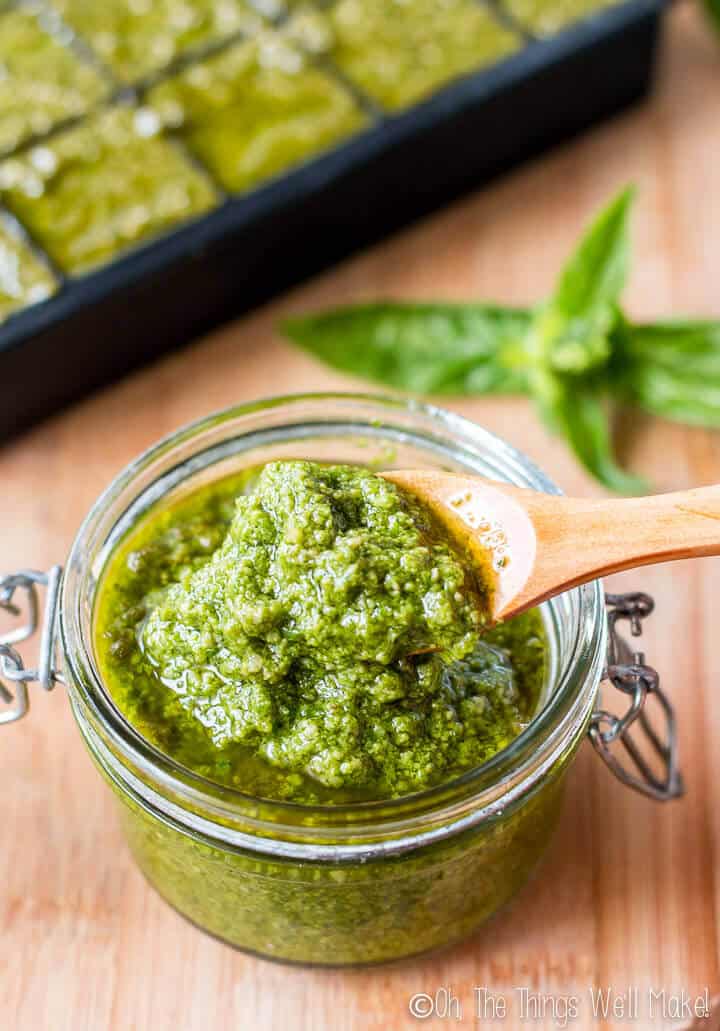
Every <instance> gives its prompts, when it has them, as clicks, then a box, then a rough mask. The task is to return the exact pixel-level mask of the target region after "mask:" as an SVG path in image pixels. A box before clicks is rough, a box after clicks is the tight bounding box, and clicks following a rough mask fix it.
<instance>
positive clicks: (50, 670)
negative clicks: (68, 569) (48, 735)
mask: <svg viewBox="0 0 720 1031" xmlns="http://www.w3.org/2000/svg"><path fill="white" fill-rule="evenodd" d="M61 579H62V567H61V566H53V567H52V569H50V570H49V571H48V572H47V573H39V572H37V571H36V570H33V569H25V570H22V571H21V572H19V573H13V574H12V575H11V576H4V577H0V615H2V613H6V614H7V615H9V616H10V618H11V620H13V621H15V622H16V624H17V625H16V626H15V627H14V628H13V629H12V630H9V631H8V632H7V633H5V634H0V723H14V722H15V720H19V719H21V718H22V717H23V716H24V715H25V713H26V712H27V711H28V709H29V707H30V700H29V696H28V684H30V683H38V684H40V686H41V687H42V688H44V689H45V690H46V691H51V690H52V689H53V687H54V686H55V684H56V683H57V682H58V681H59V680H61V679H62V678H61V676H60V673H59V671H58V670H57V668H56V666H55V628H56V624H57V607H58V599H59V597H60V582H61ZM38 587H45V588H46V589H47V590H46V594H45V609H44V613H43V620H42V634H41V637H40V654H39V656H38V665H37V667H36V668H35V669H26V668H25V665H24V663H23V660H22V658H21V656H20V654H19V653H18V651H17V650H16V649H15V647H14V646H15V645H16V644H20V643H21V642H22V641H25V640H27V639H28V638H29V637H32V635H33V634H34V633H35V631H36V630H37V627H38V615H39V611H40V606H39V603H38Z"/></svg>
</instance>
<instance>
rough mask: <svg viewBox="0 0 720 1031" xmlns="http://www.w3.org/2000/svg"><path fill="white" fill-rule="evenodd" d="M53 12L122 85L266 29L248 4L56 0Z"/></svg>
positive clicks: (230, 0)
mask: <svg viewBox="0 0 720 1031" xmlns="http://www.w3.org/2000/svg"><path fill="white" fill-rule="evenodd" d="M54 6H55V7H56V8H57V9H58V11H59V12H60V13H61V14H62V16H63V18H64V19H65V21H66V22H67V24H68V25H69V26H70V27H71V28H72V29H74V30H75V31H76V32H77V33H78V35H80V36H81V37H82V38H83V39H84V40H85V41H86V42H87V43H88V44H89V45H90V46H91V47H92V49H93V50H94V51H95V53H96V54H97V55H98V56H99V57H100V58H101V59H102V60H103V61H104V62H105V63H106V64H107V65H108V66H109V67H110V68H111V69H112V70H113V72H114V73H115V75H117V77H118V78H119V79H121V80H122V81H123V82H134V81H136V80H137V79H142V78H143V77H145V76H146V75H150V74H151V73H153V72H156V71H159V70H160V69H162V68H165V67H166V66H167V65H168V64H170V63H171V62H172V61H173V60H174V59H175V58H177V57H179V56H180V55H182V54H184V53H186V52H188V51H190V50H193V49H195V48H197V47H202V46H205V45H207V44H208V43H216V42H219V41H221V40H223V39H227V38H228V37H230V36H232V35H233V34H234V33H236V32H239V31H241V30H242V31H247V32H252V31H255V30H256V29H257V28H258V27H259V26H260V24H261V23H262V19H261V18H260V16H259V14H258V13H257V11H256V10H255V9H254V8H253V7H252V5H251V4H250V3H248V2H246V0H54Z"/></svg>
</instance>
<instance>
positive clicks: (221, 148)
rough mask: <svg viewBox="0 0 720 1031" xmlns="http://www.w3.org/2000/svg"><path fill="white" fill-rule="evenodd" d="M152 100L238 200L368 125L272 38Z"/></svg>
mask: <svg viewBox="0 0 720 1031" xmlns="http://www.w3.org/2000/svg"><path fill="white" fill-rule="evenodd" d="M149 100H150V103H151V105H152V106H153V108H154V110H156V111H157V112H158V114H159V116H160V118H161V120H162V122H163V124H164V125H167V126H173V127H175V128H176V129H177V130H178V131H179V132H180V133H181V134H182V136H183V138H184V139H185V141H186V142H187V144H188V146H189V147H190V148H191V149H192V150H193V151H194V153H195V154H196V155H197V156H198V157H199V158H200V160H201V161H202V162H204V164H205V165H206V166H207V167H208V168H209V169H210V170H211V172H212V173H213V175H214V176H216V178H217V179H218V180H219V181H220V182H221V183H222V184H223V186H224V187H225V188H226V189H227V190H229V191H231V192H239V191H243V190H248V189H251V188H252V187H254V186H256V185H257V184H259V183H262V182H263V181H265V180H267V179H270V178H272V177H273V176H276V175H278V174H279V173H281V172H283V171H285V170H286V169H288V168H290V167H292V166H293V165H297V164H298V163H300V162H302V161H305V160H307V159H308V158H310V157H312V156H313V155H315V154H318V153H319V152H321V151H323V150H325V149H327V148H328V147H330V146H331V145H332V144H334V143H336V142H337V141H339V140H342V139H343V138H344V137H347V136H349V135H350V134H352V133H353V132H356V131H357V130H358V129H360V128H361V127H362V126H363V124H364V122H365V116H364V115H363V113H362V111H361V110H360V108H359V107H358V105H357V102H356V101H355V100H354V98H353V97H352V96H351V95H350V93H349V92H348V91H347V90H346V89H345V87H344V86H343V85H341V84H340V83H338V82H336V81H335V79H333V78H331V77H330V76H329V75H328V74H327V73H326V72H324V71H322V70H321V69H320V68H317V67H315V66H314V65H313V63H312V60H311V59H310V58H309V57H308V56H306V55H305V54H304V53H303V52H302V51H301V49H300V48H299V47H297V46H295V45H294V44H293V43H291V42H290V41H289V40H288V39H286V38H285V37H284V36H283V35H282V34H281V33H278V32H269V31H268V32H263V33H261V34H260V35H259V36H257V37H256V38H255V39H253V40H248V41H246V42H243V43H240V44H237V45H236V46H234V47H232V48H231V49H229V50H227V51H225V52H224V53H222V54H218V55H216V56H215V57H213V58H210V59H209V60H207V61H203V62H202V63H200V64H196V65H194V66H193V67H191V68H188V69H186V70H185V71H183V72H182V73H180V74H179V75H177V76H175V77H174V78H172V79H169V80H166V81H165V82H163V83H161V84H160V85H158V86H156V87H155V88H154V89H153V90H152V91H151V93H150V96H149Z"/></svg>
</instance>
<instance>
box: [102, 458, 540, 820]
mask: <svg viewBox="0 0 720 1031" xmlns="http://www.w3.org/2000/svg"><path fill="white" fill-rule="evenodd" d="M491 592H492V577H491V575H489V574H488V572H487V571H485V570H481V569H479V568H477V567H476V566H474V565H473V564H471V563H470V561H469V559H468V558H467V556H465V555H464V554H463V553H461V552H460V551H459V550H458V548H457V546H456V545H455V543H454V542H453V541H451V540H449V539H448V537H447V535H446V533H445V531H444V530H443V529H442V528H441V527H440V525H439V524H437V523H436V521H435V520H434V518H433V517H432V516H431V515H430V513H429V512H427V510H425V509H424V508H423V507H422V506H421V505H420V504H419V503H418V502H417V501H416V500H415V499H413V498H411V497H409V496H408V495H406V494H404V493H402V492H401V491H400V490H399V489H398V488H397V487H396V486H395V485H393V484H391V483H389V482H387V481H386V480H384V479H383V478H382V477H380V476H377V475H375V474H373V473H372V472H370V471H368V470H365V469H362V468H360V467H356V466H328V465H319V464H315V463H312V462H300V461H297V462H274V463H271V464H268V465H266V466H264V467H263V468H261V469H255V470H251V471H249V472H245V473H243V474H241V475H240V476H236V477H232V478H229V479H226V480H222V481H220V482H216V483H213V484H210V485H208V486H205V487H202V488H200V489H199V490H197V491H195V492H194V493H193V494H191V495H189V496H186V497H185V498H183V499H181V500H180V501H177V502H175V503H174V504H172V505H164V506H163V505H160V506H158V507H156V508H155V509H154V510H153V511H152V512H151V513H150V514H149V515H148V516H147V517H146V518H145V519H144V520H143V521H142V522H141V524H140V525H139V526H138V527H137V528H136V529H135V530H134V531H133V532H132V533H131V534H130V535H129V537H128V538H127V539H126V540H125V541H124V542H123V544H122V545H121V546H120V547H119V548H118V550H117V551H116V553H115V554H114V555H113V556H112V558H111V561H110V562H109V564H108V567H107V570H106V573H105V575H104V577H103V581H102V583H101V585H100V589H99V592H98V600H97V604H96V616H95V647H96V654H97V659H98V663H99V667H100V672H101V674H102V677H103V680H104V682H105V683H106V685H107V687H108V689H109V691H110V693H111V695H112V697H113V699H114V701H115V702H116V704H117V706H118V707H119V709H120V710H121V711H122V712H123V714H124V715H125V717H126V718H127V719H128V721H129V722H130V723H131V724H132V725H133V726H134V727H135V728H136V729H137V730H138V731H139V732H140V733H142V734H143V735H144V736H145V737H146V738H147V739H148V740H150V741H151V742H152V743H153V744H155V745H156V746H157V747H159V748H160V749H161V750H163V751H164V752H165V753H167V754H168V755H171V756H172V757H173V758H174V759H176V760H177V761H178V762H180V763H182V764H183V765H184V766H186V767H188V768H189V769H191V770H194V771H196V772H198V773H200V774H202V775H204V776H206V777H208V778H210V779H212V780H214V781H216V782H218V783H221V784H225V785H230V786H233V787H237V788H240V789H241V790H243V791H245V792H247V793H250V794H253V795H256V796H259V797H265V798H269V799H283V800H289V801H293V802H300V803H305V804H310V803H321V804H322V803H325V804H335V803H342V802H347V801H366V800H386V799H391V798H395V797H398V796H401V795H406V794H408V793H412V792H415V791H419V790H422V789H424V788H428V787H431V786H433V785H436V784H439V783H443V782H445V781H447V780H449V779H451V778H452V777H454V776H455V775H457V774H459V773H461V772H463V771H465V770H469V769H472V768H474V767H476V766H478V765H480V764H481V763H482V762H484V761H486V760H487V759H489V758H490V757H491V756H493V755H494V754H496V753H497V752H498V751H499V750H500V749H502V748H503V747H505V746H506V745H508V744H509V743H510V742H511V741H512V740H513V739H514V738H515V737H516V736H517V735H518V734H519V733H520V731H521V730H522V728H523V726H524V725H525V724H526V723H527V722H528V721H529V720H530V719H531V718H532V715H533V713H534V711H535V709H536V707H537V704H538V700H539V696H540V692H541V689H542V684H543V680H544V669H545V651H546V645H545V638H544V633H543V629H542V622H541V619H540V617H539V615H538V614H537V613H536V612H533V613H529V614H526V615H524V616H521V617H519V618H517V619H515V620H512V621H510V622H508V623H507V624H505V625H503V626H500V627H495V628H492V629H486V627H485V626H484V621H485V617H484V613H485V612H486V611H487V610H488V605H489V600H490V596H491Z"/></svg>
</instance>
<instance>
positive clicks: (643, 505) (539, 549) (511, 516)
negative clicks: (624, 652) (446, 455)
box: [382, 470, 720, 620]
mask: <svg viewBox="0 0 720 1031" xmlns="http://www.w3.org/2000/svg"><path fill="white" fill-rule="evenodd" d="M382 475H383V476H384V477H385V479H387V480H390V481H391V482H392V483H395V484H397V486H398V487H401V488H402V489H403V490H406V491H408V492H409V493H411V494H414V495H416V496H417V497H418V498H419V499H420V500H421V501H422V502H424V504H426V505H428V506H429V508H430V509H431V510H432V511H433V512H434V513H435V514H436V516H437V517H438V518H440V519H441V520H442V522H443V523H444V524H445V526H446V527H447V528H448V529H449V530H450V532H451V533H452V534H453V536H454V537H455V538H457V539H459V540H460V541H461V542H462V543H463V544H464V545H465V547H467V548H468V550H469V552H470V554H471V555H472V556H473V557H474V558H475V559H476V560H477V561H478V562H479V563H480V564H481V566H483V567H484V568H488V566H489V564H491V566H492V569H493V571H494V577H493V579H494V581H495V589H494V593H493V597H492V602H491V608H492V612H491V613H490V615H491V618H492V619H493V620H500V619H507V618H509V617H510V616H514V615H517V614H518V613H520V612H523V611H524V610H525V609H529V608H532V606H533V605H538V604H539V603H540V602H541V601H545V599H546V598H551V597H552V596H553V595H555V594H560V592H561V591H565V590H567V589H568V588H570V587H577V585H578V584H583V583H587V582H588V581H589V580H595V579H596V578H597V577H599V576H605V575H606V574H607V573H617V572H619V571H620V570H622V569H631V568H633V567H635V566H645V565H651V564H653V563H655V562H667V561H670V560H671V559H680V558H695V557H699V556H703V555H720V485H718V486H713V487H700V488H698V489H696V490H685V491H679V492H677V493H674V494H658V495H656V496H653V497H645V498H624V499H609V500H608V499H598V500H589V499H584V498H567V497H564V496H558V495H555V494H541V493H540V492H538V491H534V490H527V489H524V488H521V487H511V486H508V485H507V484H504V483H496V482H494V481H491V480H485V479H482V478H481V477H479V476H470V475H467V474H463V473H446V472H438V471H435V470H427V471H426V470H397V471H396V470H391V471H388V472H384V473H382Z"/></svg>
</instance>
